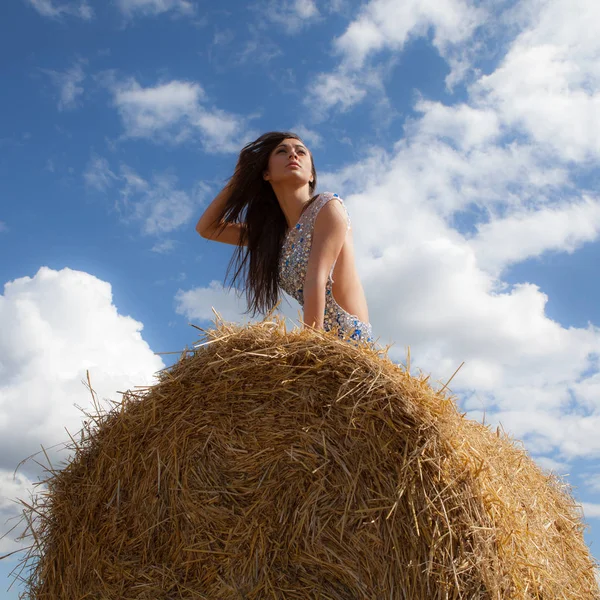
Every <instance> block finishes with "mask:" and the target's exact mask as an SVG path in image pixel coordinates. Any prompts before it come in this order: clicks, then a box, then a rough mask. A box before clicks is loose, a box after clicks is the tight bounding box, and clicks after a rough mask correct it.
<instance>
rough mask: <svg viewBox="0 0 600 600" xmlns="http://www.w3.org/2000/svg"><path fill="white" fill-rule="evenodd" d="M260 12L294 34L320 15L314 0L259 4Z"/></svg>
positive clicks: (289, 0)
mask: <svg viewBox="0 0 600 600" xmlns="http://www.w3.org/2000/svg"><path fill="white" fill-rule="evenodd" d="M260 6H261V11H262V14H263V15H264V16H265V17H266V18H267V19H268V20H269V21H271V22H272V23H275V24H276V25H278V26H280V27H282V28H283V29H284V30H285V31H286V33H289V34H296V33H298V32H299V31H301V30H302V29H303V28H304V27H307V26H309V25H311V24H312V23H313V22H314V21H315V20H317V19H318V18H319V17H320V14H319V9H318V8H317V5H316V3H315V1H314V0H283V1H278V2H274V1H271V2H268V3H267V4H261V5H260Z"/></svg>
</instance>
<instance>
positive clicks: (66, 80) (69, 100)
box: [42, 62, 85, 111]
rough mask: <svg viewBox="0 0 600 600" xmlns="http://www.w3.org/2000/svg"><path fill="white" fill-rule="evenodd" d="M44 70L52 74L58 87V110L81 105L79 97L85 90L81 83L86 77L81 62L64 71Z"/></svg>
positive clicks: (70, 108)
mask: <svg viewBox="0 0 600 600" xmlns="http://www.w3.org/2000/svg"><path fill="white" fill-rule="evenodd" d="M42 71H43V72H44V73H47V74H48V75H50V77H51V79H52V81H53V82H54V84H55V85H56V87H57V88H58V92H59V99H58V110H61V111H62V110H72V109H74V108H77V107H78V106H79V99H80V97H81V96H82V94H83V91H84V89H83V86H82V85H81V84H82V82H83V80H84V79H85V73H84V72H83V67H82V66H81V62H77V63H75V64H74V65H73V66H72V67H71V68H70V69H68V70H67V71H64V72H62V73H61V72H58V71H53V70H51V69H42Z"/></svg>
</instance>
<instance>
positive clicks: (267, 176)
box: [263, 171, 269, 181]
mask: <svg viewBox="0 0 600 600" xmlns="http://www.w3.org/2000/svg"><path fill="white" fill-rule="evenodd" d="M263 179H264V180H265V181H269V171H263Z"/></svg>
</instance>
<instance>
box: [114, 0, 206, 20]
mask: <svg viewBox="0 0 600 600" xmlns="http://www.w3.org/2000/svg"><path fill="white" fill-rule="evenodd" d="M116 4H117V7H118V8H119V10H120V11H121V12H122V13H123V14H124V15H125V16H127V17H131V16H135V15H140V16H155V15H159V14H162V13H166V12H171V11H172V12H174V13H179V14H182V15H193V14H194V13H195V11H196V6H195V4H194V3H193V2H190V1H189V0H116Z"/></svg>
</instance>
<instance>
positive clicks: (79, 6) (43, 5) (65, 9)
mask: <svg viewBox="0 0 600 600" xmlns="http://www.w3.org/2000/svg"><path fill="white" fill-rule="evenodd" d="M25 1H26V2H27V3H28V4H30V5H31V6H32V7H33V8H35V10H36V11H37V12H38V13H39V14H40V15H42V16H43V17H49V18H51V19H59V18H61V17H62V16H63V15H71V16H74V17H79V18H80V19H83V20H84V21H91V20H92V19H93V18H94V10H93V8H92V7H91V6H90V4H89V2H87V0H82V1H81V2H68V3H67V2H62V3H56V2H54V1H53V0H25Z"/></svg>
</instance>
